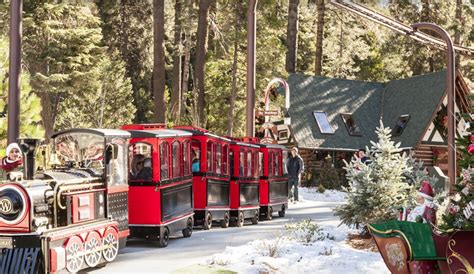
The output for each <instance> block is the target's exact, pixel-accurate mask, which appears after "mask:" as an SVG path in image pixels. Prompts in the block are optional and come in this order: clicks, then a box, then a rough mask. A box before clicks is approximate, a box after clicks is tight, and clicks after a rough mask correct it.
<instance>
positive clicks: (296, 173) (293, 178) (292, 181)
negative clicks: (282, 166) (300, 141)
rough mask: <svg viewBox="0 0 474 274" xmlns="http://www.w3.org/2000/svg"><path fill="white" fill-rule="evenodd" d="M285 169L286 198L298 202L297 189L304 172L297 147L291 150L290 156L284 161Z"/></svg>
mask: <svg viewBox="0 0 474 274" xmlns="http://www.w3.org/2000/svg"><path fill="white" fill-rule="evenodd" d="M286 169H287V171H288V198H289V199H293V198H294V200H295V201H298V187H299V186H300V182H301V173H302V172H303V171H304V162H303V159H302V158H301V156H300V155H299V154H298V148H297V147H293V148H292V149H291V155H290V156H289V157H288V160H287V161H286ZM293 188H294V189H293ZM292 189H293V192H292Z"/></svg>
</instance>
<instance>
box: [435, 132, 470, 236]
mask: <svg viewBox="0 0 474 274" xmlns="http://www.w3.org/2000/svg"><path fill="white" fill-rule="evenodd" d="M458 149H459V150H458V151H460V152H461V155H460V157H459V159H460V160H459V162H458V164H459V166H460V167H461V168H462V171H461V176H460V178H458V180H456V184H455V185H454V193H453V194H452V195H451V196H450V197H449V203H448V206H447V209H446V210H445V211H444V212H443V213H444V214H443V216H442V223H441V224H440V227H441V228H442V229H445V230H448V229H474V136H472V135H468V136H465V137H464V138H461V139H459V140H458Z"/></svg>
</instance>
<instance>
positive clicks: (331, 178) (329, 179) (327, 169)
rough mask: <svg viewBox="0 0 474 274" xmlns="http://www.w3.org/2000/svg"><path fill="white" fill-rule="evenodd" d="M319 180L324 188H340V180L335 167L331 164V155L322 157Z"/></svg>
mask: <svg viewBox="0 0 474 274" xmlns="http://www.w3.org/2000/svg"><path fill="white" fill-rule="evenodd" d="M319 182H320V184H322V185H323V186H324V188H326V189H339V188H341V180H340V179H339V174H338V172H337V169H336V168H335V167H334V166H333V164H332V157H331V156H330V155H328V156H327V157H326V158H324V161H323V165H322V169H321V174H320V176H319Z"/></svg>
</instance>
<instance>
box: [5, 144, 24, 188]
mask: <svg viewBox="0 0 474 274" xmlns="http://www.w3.org/2000/svg"><path fill="white" fill-rule="evenodd" d="M6 154H7V155H6V156H5V157H3V159H2V161H1V163H0V165H1V166H0V178H1V179H2V180H7V179H13V178H10V177H11V176H9V174H10V173H12V172H21V171H23V159H22V154H21V150H20V146H19V145H18V144H17V143H11V144H9V145H8V146H7V149H6Z"/></svg>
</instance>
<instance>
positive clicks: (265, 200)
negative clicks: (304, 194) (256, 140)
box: [259, 144, 288, 220]
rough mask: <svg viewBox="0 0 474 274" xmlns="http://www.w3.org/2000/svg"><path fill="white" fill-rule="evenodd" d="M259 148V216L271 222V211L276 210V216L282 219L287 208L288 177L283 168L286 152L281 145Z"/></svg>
mask: <svg viewBox="0 0 474 274" xmlns="http://www.w3.org/2000/svg"><path fill="white" fill-rule="evenodd" d="M259 146H260V153H259V162H260V170H259V175H260V214H261V215H262V216H263V217H264V218H265V219H267V220H271V219H272V215H273V211H275V210H277V211H278V215H279V216H280V217H284V216H285V211H286V208H287V207H288V176H287V172H286V166H285V163H286V159H287V158H288V151H287V150H286V148H285V147H284V146H281V145H275V144H259Z"/></svg>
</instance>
